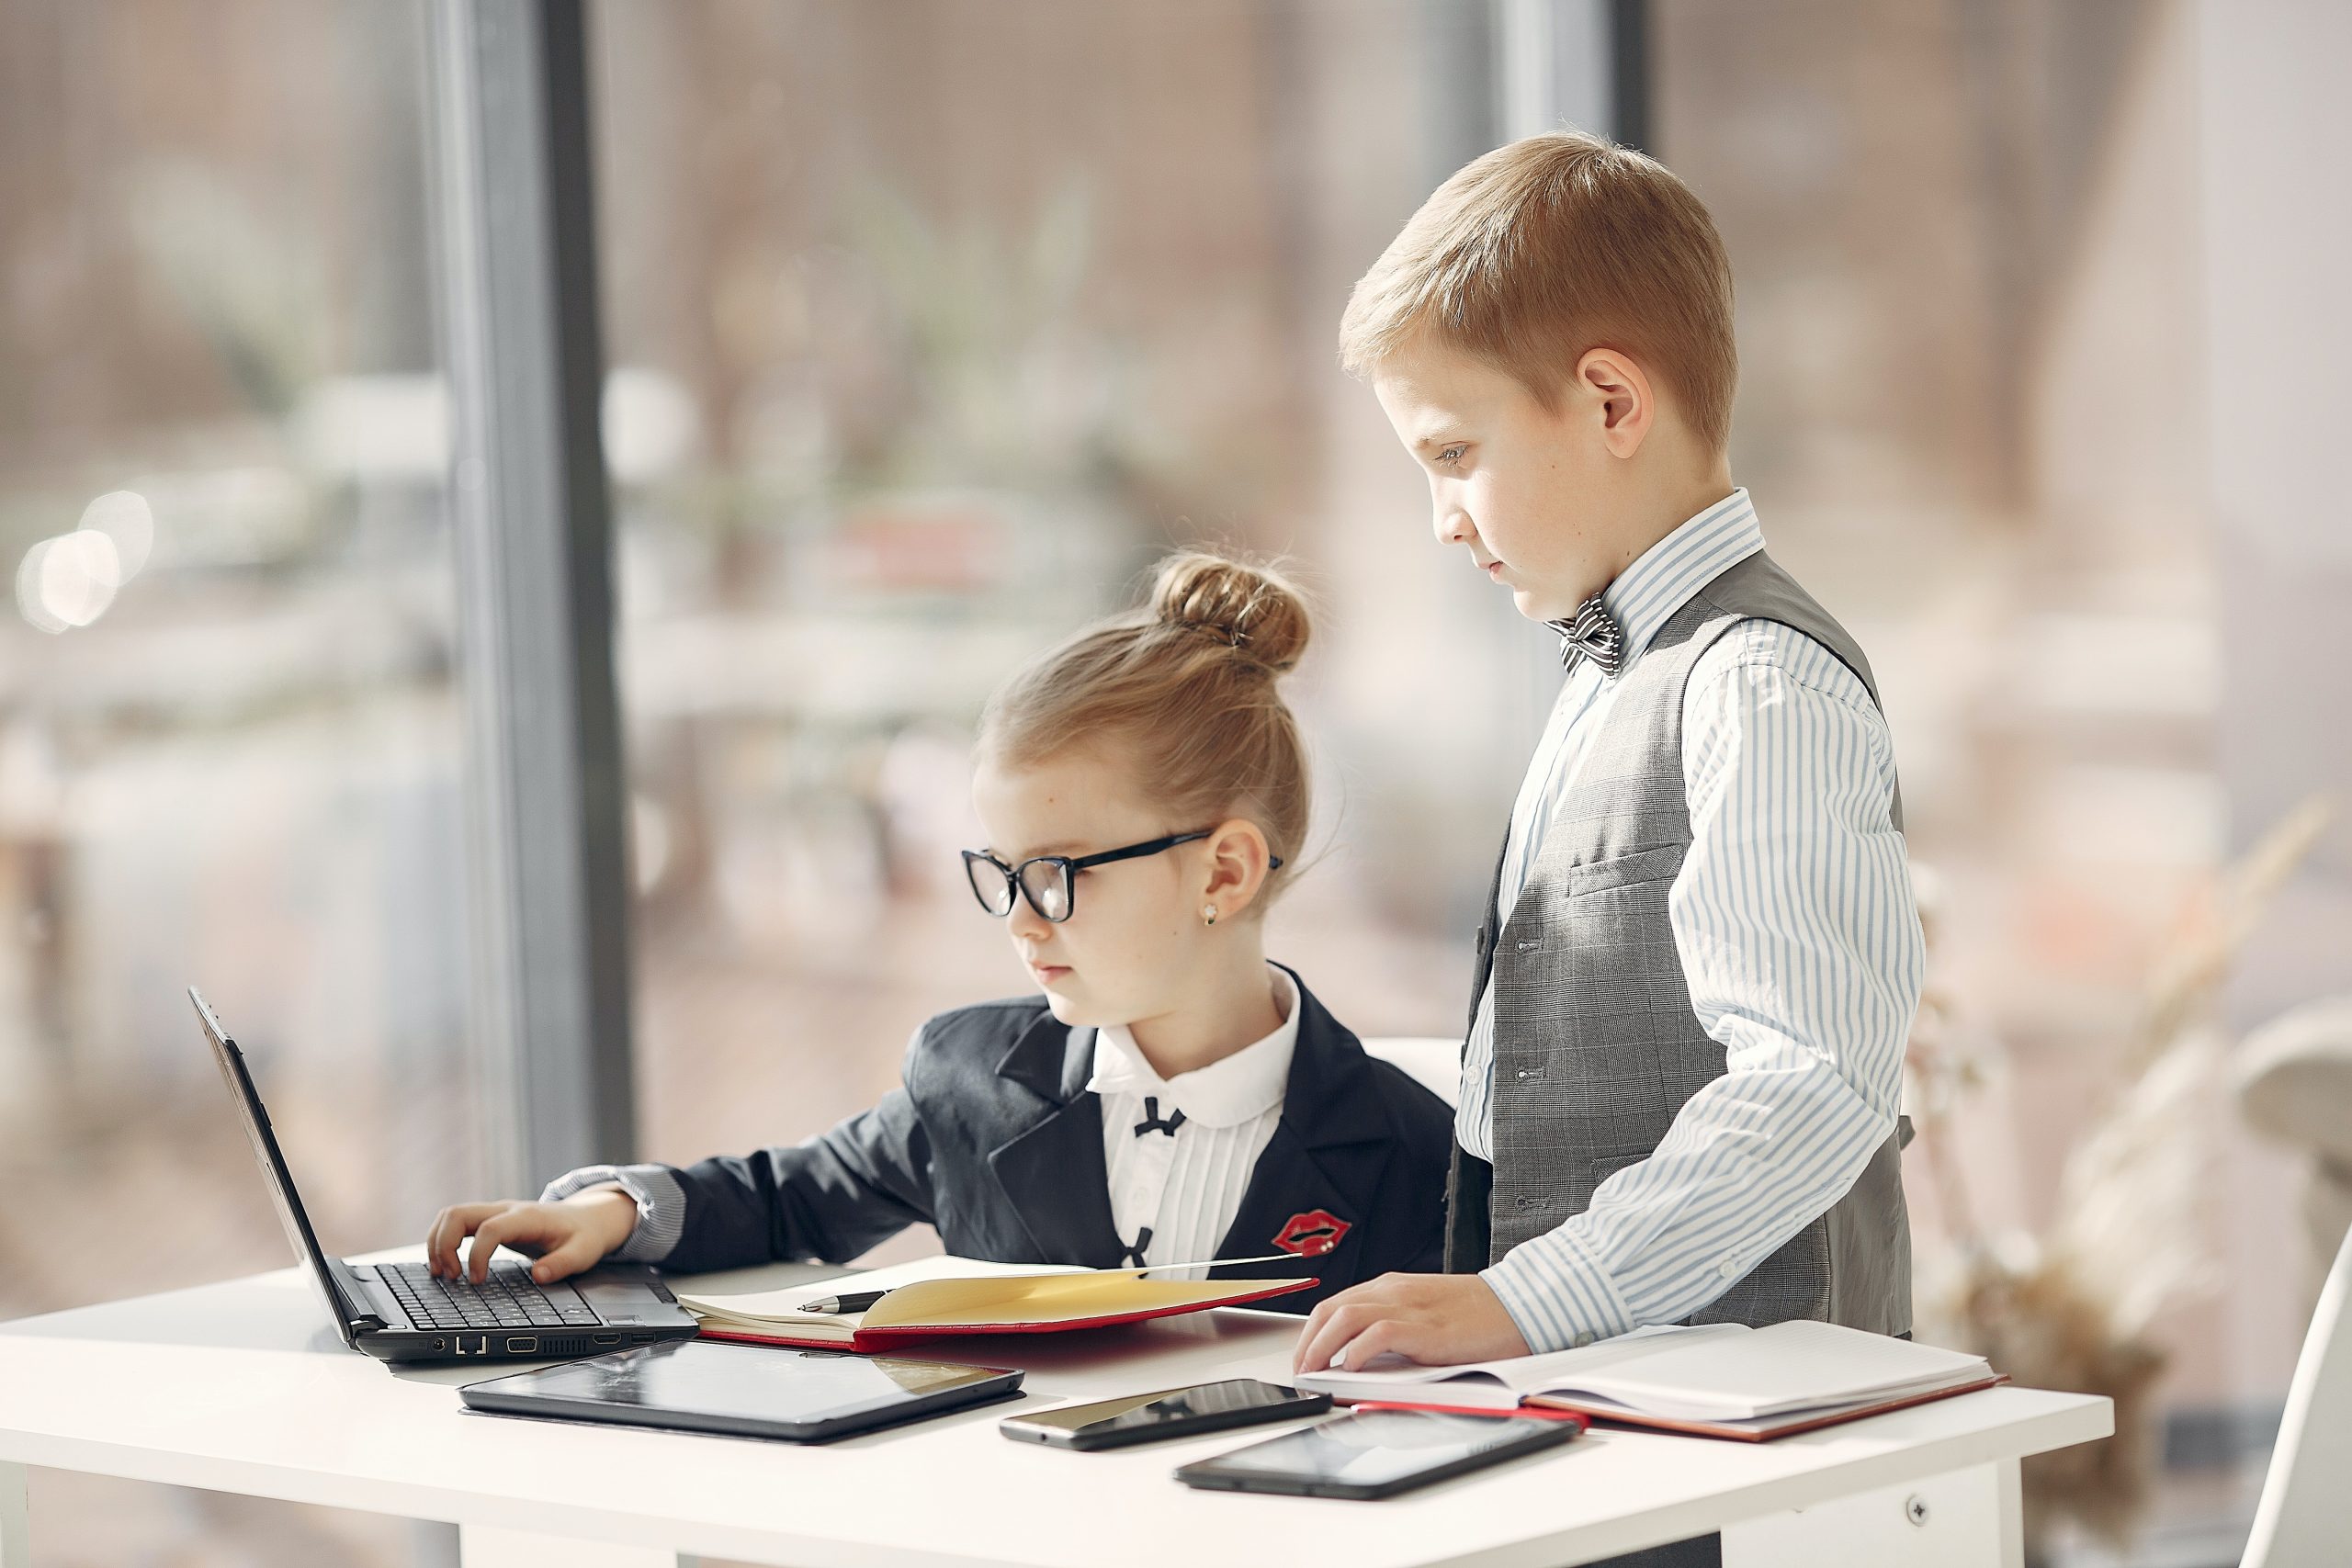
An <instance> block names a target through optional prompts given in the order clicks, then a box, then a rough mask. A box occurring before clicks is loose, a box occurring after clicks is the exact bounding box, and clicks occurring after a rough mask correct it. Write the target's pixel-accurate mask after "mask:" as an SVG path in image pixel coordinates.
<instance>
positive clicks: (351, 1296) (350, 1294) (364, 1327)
mask: <svg viewBox="0 0 2352 1568" xmlns="http://www.w3.org/2000/svg"><path fill="white" fill-rule="evenodd" d="M334 1262H335V1263H336V1265H337V1266H338V1273H337V1277H336V1279H335V1282H334V1288H335V1291H336V1292H337V1293H338V1294H340V1295H341V1296H342V1297H343V1320H344V1321H345V1323H347V1324H349V1325H351V1330H352V1332H353V1333H355V1334H361V1333H368V1334H372V1333H374V1332H376V1331H377V1330H379V1329H383V1328H389V1327H390V1326H391V1325H390V1324H388V1323H386V1322H385V1321H384V1320H383V1319H382V1318H380V1317H378V1316H377V1315H376V1314H374V1313H372V1312H368V1311H365V1310H364V1309H362V1308H361V1306H360V1305H359V1303H361V1302H363V1301H366V1300H367V1299H368V1297H367V1292H364V1291H362V1290H361V1289H360V1288H359V1270H358V1269H355V1268H353V1267H352V1266H351V1265H350V1264H348V1263H345V1262H344V1260H343V1259H342V1258H336V1259H334Z"/></svg>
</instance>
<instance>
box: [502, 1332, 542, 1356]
mask: <svg viewBox="0 0 2352 1568" xmlns="http://www.w3.org/2000/svg"><path fill="white" fill-rule="evenodd" d="M537 1348H539V1342H538V1341H537V1339H535V1338H527V1337H523V1336H520V1335H513V1334H510V1335H508V1336H507V1337H506V1353H507V1354H508V1355H510V1356H527V1355H529V1354H530V1353H531V1352H532V1351H534V1350H537Z"/></svg>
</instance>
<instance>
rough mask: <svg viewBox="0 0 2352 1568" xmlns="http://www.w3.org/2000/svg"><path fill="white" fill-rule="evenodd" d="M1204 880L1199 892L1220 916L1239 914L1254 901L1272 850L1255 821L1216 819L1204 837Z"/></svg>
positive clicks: (1263, 878) (1266, 869) (1270, 858)
mask: <svg viewBox="0 0 2352 1568" xmlns="http://www.w3.org/2000/svg"><path fill="white" fill-rule="evenodd" d="M1208 852H1209V874H1208V884H1207V886H1205V887H1204V888H1203V889H1202V892H1203V894H1204V896H1205V897H1208V898H1211V899H1214V900H1215V901H1216V905H1217V908H1218V909H1219V910H1220V911H1221V917H1220V918H1223V917H1229V916H1233V915H1238V914H1239V913H1240V912H1241V911H1242V910H1244V909H1246V908H1249V907H1250V905H1251V904H1253V903H1255V902H1256V901H1257V897H1258V890H1259V889H1260V888H1261V887H1263V886H1265V885H1266V874H1267V873H1268V872H1269V871H1270V870H1271V869H1272V867H1271V866H1270V865H1269V862H1270V861H1271V860H1272V856H1273V851H1272V848H1270V847H1269V846H1268V844H1267V843H1266V835H1265V833H1264V832H1263V831H1262V830H1261V829H1260V828H1259V827H1258V824H1256V823H1255V822H1252V821H1250V820H1248V819H1247V818H1240V817H1236V818H1232V819H1231V820H1229V821H1226V822H1220V823H1218V824H1217V826H1216V829H1214V830H1213V831H1212V832H1211V833H1210V835H1209V840H1208Z"/></svg>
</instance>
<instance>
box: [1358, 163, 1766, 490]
mask: <svg viewBox="0 0 2352 1568" xmlns="http://www.w3.org/2000/svg"><path fill="white" fill-rule="evenodd" d="M1422 332H1427V333H1430V335H1431V337H1432V338H1433V339H1434V340H1435V341H1437V342H1439V343H1441V344H1445V345H1446V346H1448V347H1451V348H1453V349H1456V350H1458V351H1461V352H1464V353H1466V354H1469V355H1473V356H1474V357H1476V358H1477V359H1480V360H1483V361H1485V362H1487V364H1490V365H1492V366H1494V367H1496V368H1498V369H1499V370H1502V371H1503V372H1505V373H1506V374H1508V375H1509V376H1510V377H1511V378H1512V379H1514V380H1516V381H1517V382H1519V383H1520V385H1521V386H1522V387H1524V388H1526V389H1527V390H1528V391H1529V392H1530V393H1532V395H1533V396H1534V397H1535V398H1536V400H1538V401H1539V402H1541V403H1543V405H1544V407H1545V408H1551V407H1554V406H1555V400H1556V399H1557V397H1558V394H1559V390H1560V388H1561V386H1562V384H1563V383H1564V382H1565V381H1566V378H1568V377H1569V376H1570V375H1571V374H1572V373H1573V372H1574V370H1575V367H1576V365H1577V361H1578V360H1580V359H1582V358H1583V357H1584V356H1585V355H1586V354H1587V353H1589V352H1590V351H1591V350H1593V349H1595V348H1615V349H1620V350H1622V351H1623V352H1624V353H1626V354H1629V355H1632V356H1633V357H1634V359H1635V360H1637V361H1638V362H1639V363H1640V364H1641V365H1642V367H1643V368H1645V370H1647V371H1649V372H1650V373H1651V374H1652V375H1653V376H1656V377H1657V378H1659V379H1660V380H1662V381H1663V382H1664V383H1665V385H1666V389H1667V390H1668V391H1669V392H1670V393H1671V395H1672V396H1673V398H1674V400H1675V402H1676V405H1677V406H1678V407H1679V409H1680V411H1681V412H1682V415H1683V418H1684V419H1685V420H1686V421H1687V422H1688V423H1690V425H1691V429H1692V431H1693V432H1694V433H1696V434H1698V436H1699V437H1700V439H1702V441H1704V442H1706V443H1707V444H1708V445H1709V446H1711V447H1713V449H1714V450H1716V451H1721V450H1723V448H1724V444H1725V443H1726V442H1727V441H1728V440H1729V439H1730V436H1731V402H1732V392H1733V389H1734V388H1735V387H1736V385H1737V383H1738V380H1739V354H1738V349H1737V346H1736V344H1735V343H1734V341H1733V335H1732V284H1731V263H1730V261H1729V259H1728V258H1727V257H1725V255H1724V243H1723V239H1722V237H1721V236H1720V235H1718V234H1717V233H1716V232H1715V225H1714V221H1713V220H1712V219H1710V218H1709V217H1708V216H1707V209H1706V208H1705V207H1704V206H1702V204H1701V203H1700V200H1699V198H1698V197H1695V196H1693V195H1691V190H1690V187H1689V186H1685V185H1684V184H1683V183H1682V182H1681V181H1680V180H1679V179H1677V178H1675V176H1674V175H1673V174H1672V173H1670V172H1669V171H1668V169H1667V168H1666V167H1665V165H1663V164H1659V163H1657V161H1655V160H1654V159H1650V158H1645V157H1644V156H1643V155H1642V154H1641V153H1639V152H1633V151H1632V150H1630V149H1628V148H1623V147H1618V146H1615V145H1613V144H1611V143H1610V142H1607V141H1599V140H1597V139H1595V138H1593V137H1590V136H1586V135H1583V134H1581V133H1579V132H1577V131H1572V130H1562V131H1554V132H1552V133H1550V134H1548V135H1544V136H1531V137H1528V138H1527V139H1526V140H1524V141H1514V142H1512V143H1511V144H1510V146H1508V147H1499V148H1497V149H1496V150H1495V151H1494V152H1489V153H1487V155H1486V156H1485V157H1483V158H1480V159H1478V160H1477V161H1476V163H1473V164H1469V165H1468V166H1467V167H1465V168H1464V169H1462V170H1461V171H1460V172H1458V173H1457V174H1455V175H1454V176H1453V178H1452V179H1450V180H1447V181H1446V182H1445V184H1443V185H1442V186H1439V187H1438V189H1437V193H1436V194H1435V195H1433V196H1431V197H1430V198H1429V200H1427V201H1426V202H1424V203H1422V204H1421V209H1420V210H1419V211H1418V212H1416V213H1414V214H1413V216H1412V217H1411V218H1410V219H1408V220H1407V221H1406V224H1405V227H1404V230H1403V231H1402V232H1400V233H1399V234H1398V235H1397V238H1396V240H1395V242H1394V243H1391V244H1390V245H1389V247H1388V249H1387V250H1385V251H1384V252H1382V253H1381V256H1380V259H1379V260H1378V261H1376V262H1374V264H1373V265H1372V270H1371V271H1369V272H1367V273H1365V274H1364V275H1363V277H1362V278H1360V279H1358V280H1357V283H1356V286H1355V289H1354V292H1353V293H1351V295H1350V296H1349V298H1348V309H1347V314H1346V316H1345V317H1344V318H1343V319H1342V321H1340V363H1341V364H1342V365H1344V366H1345V367H1347V369H1348V371H1349V372H1350V373H1351V374H1352V375H1356V376H1368V375H1371V374H1374V372H1376V370H1377V369H1378V367H1379V366H1380V364H1381V362H1382V361H1383V360H1385V359H1386V358H1387V357H1388V356H1389V355H1392V354H1394V353H1396V352H1397V350H1398V349H1399V348H1401V347H1403V346H1404V345H1405V344H1407V343H1408V341H1410V340H1411V339H1413V338H1414V337H1415V336H1416V335H1418V334H1419V333H1422Z"/></svg>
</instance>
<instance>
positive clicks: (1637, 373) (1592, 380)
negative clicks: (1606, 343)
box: [1576, 348, 1657, 457]
mask: <svg viewBox="0 0 2352 1568" xmlns="http://www.w3.org/2000/svg"><path fill="white" fill-rule="evenodd" d="M1576 389H1577V395H1578V397H1579V399H1580V400H1584V401H1586V402H1588V403H1589V404H1590V405H1592V406H1593V407H1595V408H1596V409H1597V410H1598V411H1599V413H1600V440H1601V444H1602V445H1603V446H1607V447H1608V448H1609V451H1610V455H1611V456H1612V457H1632V456H1633V455H1634V453H1636V452H1638V451H1640V450H1641V449H1642V442H1643V440H1644V439H1645V437H1646V436H1647V435H1648V434H1649V433H1650V427H1651V426H1652V425H1653V424H1655V423H1657V398H1656V396H1655V395H1654V394H1653V392H1652V391H1651V389H1650V378H1649V375H1648V373H1647V372H1646V371H1645V370H1644V369H1643V368H1642V367H1640V366H1639V365H1637V364H1635V363H1634V360H1633V357H1632V356H1631V355H1627V354H1625V353H1623V352H1622V351H1621V350H1618V349H1614V348H1591V349H1587V350H1586V351H1585V355H1584V357H1583V358H1582V359H1579V360H1577V374H1576Z"/></svg>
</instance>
